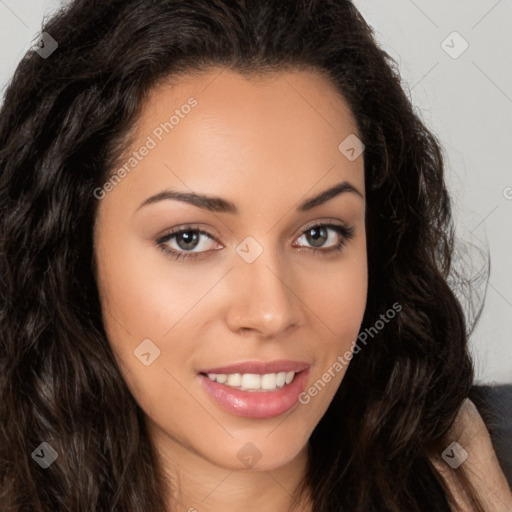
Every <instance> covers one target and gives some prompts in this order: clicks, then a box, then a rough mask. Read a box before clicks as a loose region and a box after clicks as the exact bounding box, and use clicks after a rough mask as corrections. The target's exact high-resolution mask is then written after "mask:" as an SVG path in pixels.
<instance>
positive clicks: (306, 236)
mask: <svg viewBox="0 0 512 512" xmlns="http://www.w3.org/2000/svg"><path fill="white" fill-rule="evenodd" d="M353 237H354V228H352V227H350V226H341V225H338V224H314V225H312V226H308V227H307V228H306V229H305V230H304V231H303V234H302V235H301V236H300V237H299V238H297V241H300V240H301V239H302V240H303V241H305V242H306V243H307V244H309V245H310V247H305V249H306V250H311V251H313V253H316V252H317V251H320V252H322V253H331V252H333V251H341V249H342V248H343V246H344V245H345V243H346V242H347V241H348V240H350V239H351V238H353ZM303 243H304V242H302V243H299V245H302V244H303ZM294 245H296V244H295V243H294Z"/></svg>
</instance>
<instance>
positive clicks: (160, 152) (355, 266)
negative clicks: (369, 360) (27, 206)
mask: <svg viewBox="0 0 512 512" xmlns="http://www.w3.org/2000/svg"><path fill="white" fill-rule="evenodd" d="M190 97H194V98H195V99H196V100H197V106H195V107H194V108H193V109H192V110H191V111H190V113H189V114H187V115H186V116H184V117H183V118H181V119H180V121H179V124H177V125H176V126H175V127H174V129H173V130H172V131H171V132H170V133H168V134H164V136H163V138H162V141H158V140H157V139H156V138H155V137H154V136H153V138H154V139H155V141H157V145H156V147H155V148H153V149H151V151H150V152H149V154H148V155H147V156H145V157H144V158H143V159H141V161H140V162H139V163H138V164H137V166H136V167H135V168H134V169H133V170H132V171H131V172H130V173H129V174H128V175H127V176H126V177H124V178H123V179H122V180H121V181H120V182H119V183H117V184H116V185H115V187H113V189H112V190H110V191H109V192H108V193H106V194H105V197H104V198H103V199H101V200H100V201H99V208H98V215H97V219H96V225H95V233H94V239H95V256H96V264H97V279H98V287H99V290H100V295H101V303H102V308H103V313H104V321H105V328H106V331H107V334H108V337H109V340H110V343H111V346H112V349H113V352H114V354H115V357H116V359H117V361H118V363H119V366H120V368H121V371H122V373H123V376H124V378H125V380H126V383H127V385H128V387H129V389H130V391H131V392H132V394H133V396H134V397H135V399H136V401H137V402H138V404H139V405H140V407H141V408H142V409H143V411H144V413H145V414H146V419H147V425H148V429H149V433H150V436H151V439H152V441H153V443H154V445H155V448H156V453H158V456H159V461H160V463H161V465H162V468H163V470H164V473H165V475H166V476H167V477H168V479H169V482H172V483H173V484H172V485H171V484H169V489H168V492H169V511H170V510H180V511H181V510H184V511H187V510H191V511H192V510H197V511H198V512H209V511H218V510H223V511H224V512H230V511H240V510H244V511H246V512H251V511H273V512H275V511H283V512H284V511H285V510H287V509H290V510H295V511H298V510H310V506H309V504H308V503H303V504H294V503H293V502H292V498H291V494H292V491H293V490H294V489H295V488H296V486H297V485H298V484H299V482H300V480H301V478H302V477H303V475H304V471H305V467H306V463H307V442H308V439H309V437H310V435H311V433H312V431H313V429H314V428H315V426H316V425H317V424H318V422H319V421H320V419H321V417H322V416H323V414H324V413H325V411H326V410H327V408H328V406H329V404H330V402H331V400H332V397H333V396H334V393H335V392H336V390H337V388H338V387H339V385H340V383H341V381H342V378H343V375H344V371H345V370H346V366H345V367H344V368H343V370H342V371H339V372H336V373H335V377H334V378H332V380H331V381H330V382H329V383H328V384H327V385H326V386H325V388H323V389H322V390H321V391H320V392H319V393H318V395H317V396H315V397H314V398H312V399H311V400H310V402H309V403H308V404H307V405H302V404H296V406H295V407H294V408H293V410H292V411H291V412H287V413H285V414H283V415H280V416H277V417H273V418H267V419H250V418H244V417H241V416H236V415H234V414H231V413H229V412H226V411H225V410H223V409H221V408H220V407H219V406H218V405H217V404H216V403H215V402H213V401H212V399H211V398H210V397H209V396H208V395H207V394H206V393H205V391H204V390H203V388H202V386H201V383H200V379H199V377H198V371H199V370H200V369H202V368H203V369H204V368H208V367H216V366H223V365H228V364H233V363H236V362H240V361H247V360H257V361H271V360H275V359H290V360H296V361H306V362H308V363H309V364H310V365H311V367H310V372H309V375H308V382H307V386H306V388H309V387H310V386H311V385H312V384H313V383H314V382H316V381H317V380H318V379H320V378H321V377H322V375H323V374H324V373H325V372H326V371H327V370H328V369H329V368H331V367H332V365H333V364H334V362H335V361H336V360H337V357H338V356H340V355H342V354H344V353H345V352H346V351H350V350H351V349H352V345H353V341H354V340H355V339H356V337H357V334H358V332H359V328H360V325H361V322H362V318H363V314H364V310H365V305H366V295H367V260H366V234H365V223H364V220H365V199H364V196H365V190H364V161H363V157H362V156H360V157H359V158H356V159H355V160H353V161H350V160H349V159H348V158H346V157H345V155H344V154H343V153H342V152H341V151H340V150H339V149H338V146H339V144H340V143H341V142H342V141H343V140H344V139H345V138H346V137H347V136H349V135H351V134H356V135H357V134H358V131H357V128H356V123H355V121H354V118H353V116H352V114H351V112H350V110H349V108H348V106H347V104H346V102H345V101H344V100H343V98H342V97H341V96H340V95H339V93H338V92H337V91H336V89H335V88H334V86H333V85H332V84H331V83H330V82H329V81H327V79H326V78H324V77H322V76H321V75H320V74H317V73H316V72H313V71H304V70H302V71H299V70H296V71H288V72H279V73H272V74H270V75H266V76H264V77H254V76H253V77H251V78H250V79H248V78H247V77H242V76H241V75H239V74H237V73H235V72H233V71H230V70H226V69H220V68H217V69H213V70H211V71H208V72H205V73H202V74H199V75H197V74H196V75H194V76H187V77H184V78H183V79H182V80H180V81H179V82H177V83H173V84H172V85H171V84H169V83H164V84H160V85H159V86H157V87H155V88H154V89H153V91H152V92H151V94H150V96H149V97H148V98H147V101H146V103H145V104H144V106H143V109H142V111H141V114H140V118H139V119H138V121H137V124H136V126H135V127H134V132H133V133H134V139H133V141H132V144H131V146H130V148H129V150H128V152H127V153H131V152H132V151H134V150H137V149H138V148H140V147H141V146H142V145H143V144H144V143H145V141H146V140H147V137H148V136H152V133H153V131H154V130H155V127H157V126H159V125H160V123H162V122H164V121H167V120H168V119H169V117H170V115H171V114H172V112H173V111H174V110H175V109H176V108H178V109H179V108H180V106H182V105H183V104H185V103H186V102H187V100H188V99H189V98H190ZM342 181H347V182H349V183H350V184H351V185H352V186H353V187H354V188H355V189H356V190H357V191H358V192H359V194H360V195H359V194H357V193H354V192H345V193H342V194H339V195H337V196H335V197H333V198H331V199H330V200H328V201H326V202H325V203H323V204H321V205H319V206H316V207H315V208H313V209H311V210H309V211H305V212H299V211H297V209H296V205H297V203H299V202H302V201H304V200H306V199H308V198H311V197H314V196H316V195H318V194H320V193H321V192H323V191H325V190H327V189H329V188H331V187H332V186H334V185H336V184H338V183H340V182H342ZM167 189H172V190H178V191H182V192H191V191H193V192H195V193H198V194H208V195H211V196H217V197H222V198H224V199H226V200H229V201H231V202H233V203H234V204H235V205H236V206H237V208H238V210H239V213H238V214H232V213H221V212H211V211H208V210H204V209H201V208H198V207H197V206H194V205H191V204H188V203H185V202H181V201H177V200H162V201H159V202H155V203H152V204H147V205H145V206H142V207H140V205H141V204H142V203H143V202H144V201H145V200H147V199H148V198H149V197H151V196H153V195H155V194H158V193H160V192H162V191H164V190H167ZM312 222H315V223H316V222H317V223H318V224H321V223H322V222H324V223H325V222H327V223H328V222H332V223H334V224H338V225H348V226H350V227H352V228H353V237H352V238H350V239H346V241H345V244H344V246H343V248H342V250H341V251H332V252H331V253H321V252H320V250H322V249H323V250H325V249H328V248H330V247H332V246H333V245H335V244H336V242H338V241H339V239H340V235H338V234H337V233H336V232H335V231H331V230H329V231H328V233H329V238H328V239H326V240H325V241H324V242H323V247H320V248H319V249H320V250H319V251H318V252H317V253H313V252H312V250H311V249H312V248H313V247H314V246H313V245H312V241H311V237H308V236H307V235H308V234H311V231H307V230H306V229H305V228H306V227H307V225H308V224H311V223H312ZM191 225H192V227H194V228H198V227H199V228H200V229H202V230H204V231H207V232H208V233H209V234H210V235H211V236H212V237H214V238H215V240H209V239H208V238H201V242H200V244H199V246H198V247H196V248H195V249H193V251H196V252H199V251H206V252H203V253H202V254H201V255H200V257H199V258H197V259H195V260H192V259H189V260H187V259H179V260H176V259H173V258H172V257H171V256H169V255H167V254H165V253H164V252H163V251H162V250H161V249H160V248H159V247H158V245H157V244H156V241H157V240H159V239H161V238H162V236H164V235H165V234H167V233H168V232H169V231H171V230H173V229H174V228H178V227H180V228H181V227H187V226H191ZM248 236H251V237H253V238H254V239H255V240H256V241H257V242H258V244H259V245H260V246H261V247H262V248H263V252H262V253H261V254H260V255H259V257H257V259H256V260H255V261H254V262H252V263H248V262H247V261H245V260H244V259H243V258H242V257H241V256H240V255H239V254H238V253H237V252H236V250H235V249H236V248H237V246H238V245H239V244H240V243H241V242H242V241H244V239H245V238H246V237H248ZM168 245H170V246H171V247H172V248H174V249H176V250H179V249H180V246H179V245H178V244H177V240H176V239H174V241H169V242H168ZM182 247H183V245H182ZM250 250H253V249H250ZM182 251H183V252H184V250H183V249H182ZM189 252H190V251H189ZM144 339H151V340H152V342H153V343H154V344H155V345H156V346H157V347H158V348H159V349H160V356H159V357H158V358H157V359H155V360H154V362H153V363H152V364H150V365H149V366H145V365H144V364H142V363H141V361H140V360H139V359H138V358H137V357H135V356H134V350H135V349H136V348H137V347H138V346H139V345H140V343H141V342H142V340H144ZM356 357H357V356H356ZM248 442H250V443H252V444H253V445H254V446H255V447H256V448H257V450H258V452H259V453H260V454H261V458H260V460H259V461H258V462H257V463H256V464H255V465H253V466H252V467H251V468H248V467H247V466H246V465H244V464H243V463H242V462H241V461H240V460H239V458H238V457H237V454H238V452H239V450H240V449H241V448H242V447H244V445H246V443H248ZM171 493H172V494H173V496H174V498H171Z"/></svg>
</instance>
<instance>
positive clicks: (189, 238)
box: [176, 231, 199, 250]
mask: <svg viewBox="0 0 512 512" xmlns="http://www.w3.org/2000/svg"><path fill="white" fill-rule="evenodd" d="M198 239H199V236H198V233H196V232H195V231H184V232H182V233H180V234H179V235H178V236H177V237H176V242H177V244H178V246H179V247H180V249H183V250H187V249H194V247H195V246H196V245H197V241H198ZM182 241H183V242H184V243H181V242H182Z"/></svg>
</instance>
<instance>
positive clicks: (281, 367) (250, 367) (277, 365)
mask: <svg viewBox="0 0 512 512" xmlns="http://www.w3.org/2000/svg"><path fill="white" fill-rule="evenodd" d="M309 366H310V365H309V364H308V363H305V362H304V361H289V360H284V359H283V360H276V361H267V362H264V361H244V362H240V363H234V364H230V365H227V366H219V367H216V368H207V369H205V370H200V372H199V373H217V374H218V373H222V374H231V373H255V374H259V375H264V374H266V373H279V372H295V373H298V372H300V371H302V370H305V369H306V368H309Z"/></svg>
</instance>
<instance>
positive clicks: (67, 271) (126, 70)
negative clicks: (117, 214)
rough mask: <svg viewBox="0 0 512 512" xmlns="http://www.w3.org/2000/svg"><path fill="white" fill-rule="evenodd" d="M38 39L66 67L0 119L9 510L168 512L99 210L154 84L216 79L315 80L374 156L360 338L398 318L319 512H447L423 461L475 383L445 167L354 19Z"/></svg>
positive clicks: (280, 19)
mask: <svg viewBox="0 0 512 512" xmlns="http://www.w3.org/2000/svg"><path fill="white" fill-rule="evenodd" d="M43 31H44V32H46V33H48V34H49V35H50V36H51V37H52V38H53V39H54V40H55V41H56V42H57V43H58V48H56V49H55V50H54V51H53V53H51V55H47V56H46V58H43V57H42V56H41V55H38V53H37V52H33V51H31V52H28V53H27V55H26V56H25V57H24V58H23V60H22V61H21V63H20V64H19V66H18V68H17V70H16V73H15V75H14V77H13V79H12V81H11V83H10V85H9V87H8V88H7V90H6V93H5V101H4V104H3V107H2V110H1V118H0V210H1V221H0V244H1V245H0V356H1V359H0V404H1V405H0V509H1V510H2V511H3V512H21V511H28V510H30V511H31V512H43V511H45V512H48V511H52V512H57V511H70V510H72V511H73V512H90V511H91V510H99V511H112V512H113V511H116V512H135V511H149V510H151V511H152V512H163V511H164V510H165V503H164V500H163V496H162V481H161V477H160V473H159V470H158V467H157V465H156V457H155V456H154V453H153V451H152V447H151V445H150V442H149V438H148V435H147V432H146V429H145V426H144V421H143V414H142V411H141V409H140V408H139V406H138V404H137V403H136V402H135V400H134V399H133V397H132V396H131V394H130V393H129V391H128V389H127V387H126V385H125V383H124V381H123V379H122V377H121V374H120V372H119V369H118V368H117V366H116V363H115V361H114V358H113V355H112V352H111V350H110V346H109V342H108V339H107V336H106V334H105V331H104V328H103V323H102V317H101V312H100V301H99V297H98V290H97V287H96V283H95V280H94V272H93V268H92V261H93V246H92V226H93V222H94V219H95V212H96V207H97V199H96V198H95V196H94V194H93V191H94V190H95V189H96V188H97V187H100V186H101V185H102V184H103V183H104V182H105V178H106V176H107V175H108V173H109V172H111V170H112V163H113V162H114V161H115V160H116V158H117V157H118V156H119V155H120V151H121V148H122V146H123V141H126V140H127V139H126V136H127V135H128V134H129V132H130V129H131V127H132V126H133V123H134V121H135V120H136V116H137V114H138V113H139V111H140V107H141V105H142V102H143V101H144V99H145V98H146V97H147V93H148V91H149V90H150V89H151V88H152V87H153V86H154V85H155V84H156V83H157V82H158V81H159V80H164V79H168V78H169V77H172V76H178V75H183V74H185V73H187V72H190V71H194V70H204V69H207V68H211V67H214V66H223V67H226V68H230V69H233V70H235V71H238V72H240V73H246V74H251V73H264V72H279V71H280V70H282V69H285V68H297V69H302V68H308V69H314V70H317V71H318V72H320V73H323V74H324V75H325V76H327V77H328V78H329V79H330V80H331V81H332V82H333V84H335V86H336V87H337V89H338V90H339V92H340V94H341V95H342V96H343V97H344V98H345V100H346V101H347V102H348V104H349V105H350V107H351V109H352V112H353V114H354V116H355V119H356V120H357V124H358V128H359V132H360V134H361V137H362V141H363V143H364V145H365V151H364V155H363V157H364V165H365V181H366V190H367V219H366V228H367V233H368V265H369V293H368V303H367V308H366V311H365V316H364V320H363V325H362V330H364V329H369V328H371V327H372V326H373V325H374V324H375V323H376V322H377V321H378V320H379V318H380V315H381V314H383V313H384V312H385V311H386V310H388V308H389V307H390V306H391V305H392V304H394V303H398V304H400V305H401V311H400V313H399V314H398V315H397V317H396V319H394V320H393V321H392V322H389V323H388V324H387V325H386V328H385V329H383V330H382V331H381V332H380V333H379V334H378V336H375V337H374V338H372V340H371V341H370V342H369V343H368V344H367V346H365V348H364V350H362V351H361V352H360V353H359V354H357V355H355V356H354V358H353V360H352V362H351V364H350V366H349V368H348V370H347V372H346V375H345V377H344V380H343V382H342V384H341V386H340V388H339V391H338V393H337V394H336V396H335V398H334V399H333V401H332V403H331V405H330V407H329V409H328V411H327V413H326V414H325V416H324V417H323V418H322V419H321V421H320V423H319V424H318V426H317V428H316V429H315V431H314V432H313V434H312V436H311V439H310V455H311V456H310V466H309V470H308V473H307V475H306V478H305V480H304V489H307V492H310V493H311V497H312V500H313V504H314V510H315V511H318V512H320V511H321V512H334V511H361V512H363V511H364V512H371V511H390V512H391V511H393V512H398V511H400V512H403V511H404V510H407V511H408V512H415V511H428V512H431V511H432V510H436V511H437V512H440V511H448V510H449V506H448V499H447V495H446V492H445V491H444V490H443V486H442V485H441V483H440V482H441V480H440V477H439V475H437V473H436V471H435V470H434V468H433V466H432V465H431V463H430V455H431V454H432V451H433V450H439V447H442V446H444V445H443V442H444V441H443V436H444V434H445V433H446V432H447V429H448V428H449V426H450V425H451V423H452V422H453V419H454V417H455V416H456V413H457V411H458V409H459V407H460V405H461V403H462V402H463V400H464V398H465V397H466V396H467V395H468V392H469V389H470V386H471V384H472V379H473V373H472V372H473V371H472V363H471V360H470V358H469V356H468V352H467V326H466V324H465V320H464V314H463V310H462V308H461V306H460V304H459V302H458V300H457V299H456V297H455V295H454V293H453V292H452V290H451V289H450V287H449V286H448V284H447V278H448V276H449V273H450V268H451V258H452V252H453V229H452V221H451V213H450V201H449V197H448V195H447V191H446V188H445V184H444V176H443V168H444V166H443V157H442V150H441V148H440V145H439V143H438V141H437V140H436V138H435V136H434V135H433V134H432V133H431V132H430V131H429V130H428V129H427V128H426V127H425V126H424V124H423V123H422V121H421V120H420V119H419V118H418V116H417V115H416V114H415V112H414V111H413V108H412V106H411V104H410V102H409V100H408V98H407V96H406V95H405V94H404V91H403V90H402V88H401V85H400V77H399V74H398V71H397V69H396V66H395V65H394V62H393V61H392V59H391V58H390V57H389V56H388V55H387V54H386V53H385V52H384V51H383V50H382V49H381V48H380V47H379V46H378V45H377V44H376V42H375V40H374V38H373V34H372V30H371V28H370V27H369V26H368V25H367V23H366V22H365V21H364V19H363V18H362V16H361V15H360V13H359V12H358V11H357V9H356V8H355V7H354V5H352V3H351V2H349V1H348V0H281V1H279V2H277V1H275V0H254V1H244V0H208V1H205V0H188V1H186V2H184V1H179V0H160V1H156V0H76V1H74V2H73V3H72V4H71V5H70V6H69V7H68V8H66V9H65V10H62V11H61V12H59V13H57V14H56V15H55V16H54V17H52V18H51V19H50V20H49V21H47V23H46V24H45V26H44V28H43ZM340 142H341V141H340ZM42 442H46V443H48V444H49V445H50V446H51V447H53V448H54V449H55V451H56V452H57V453H58V458H57V460H56V461H55V462H54V463H53V464H52V465H51V466H50V467H49V468H47V469H45V470H43V469H42V468H41V467H39V465H38V464H36V463H35V462H34V460H33V457H31V454H32V453H33V451H34V449H35V448H36V447H38V446H39V445H40V443H42ZM463 482H464V483H465V485H466V486H467V487H468V489H469V484H468V482H467V479H466V480H464V478H463ZM478 507H479V505H477V504H476V503H475V510H479V508H478Z"/></svg>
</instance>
